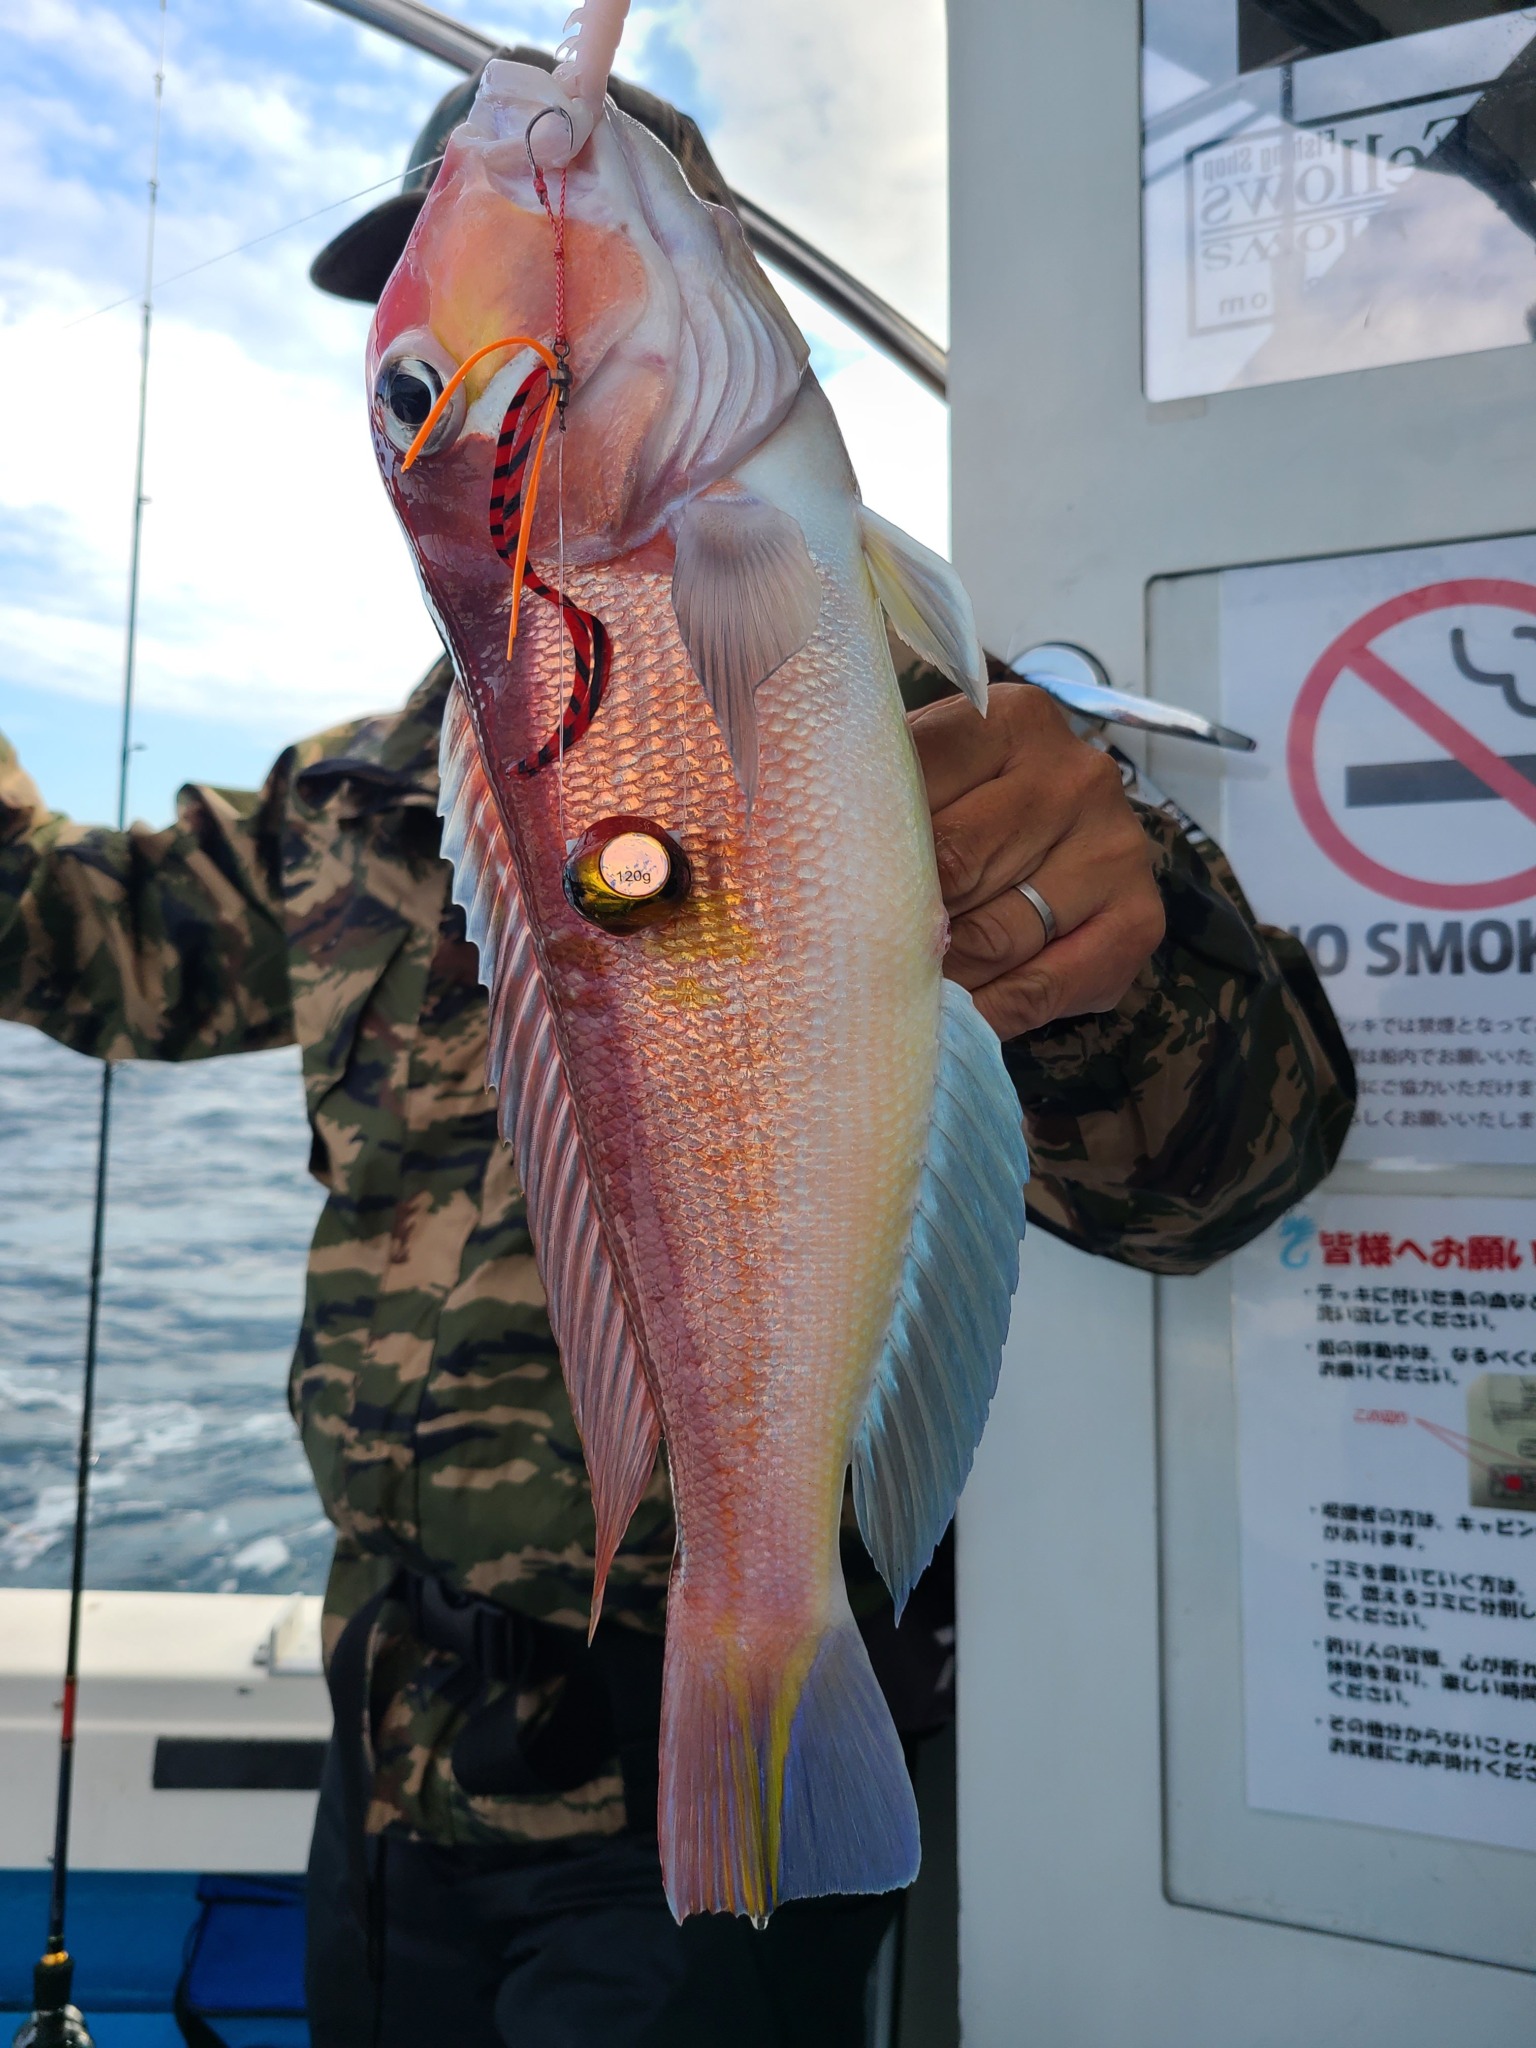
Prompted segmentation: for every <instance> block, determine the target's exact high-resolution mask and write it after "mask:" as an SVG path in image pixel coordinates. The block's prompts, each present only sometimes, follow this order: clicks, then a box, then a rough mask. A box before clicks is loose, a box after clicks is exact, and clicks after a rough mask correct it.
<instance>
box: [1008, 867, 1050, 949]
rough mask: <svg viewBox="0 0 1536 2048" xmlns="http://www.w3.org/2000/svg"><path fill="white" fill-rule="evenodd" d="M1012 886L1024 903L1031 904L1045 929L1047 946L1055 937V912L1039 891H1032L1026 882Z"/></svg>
mask: <svg viewBox="0 0 1536 2048" xmlns="http://www.w3.org/2000/svg"><path fill="white" fill-rule="evenodd" d="M1013 886H1014V887H1015V888H1016V889H1017V890H1018V892H1019V894H1020V895H1021V896H1022V897H1023V898H1024V901H1025V902H1026V903H1029V904H1032V905H1033V906H1034V908H1035V910H1036V912H1037V913H1038V915H1039V918H1040V922H1041V924H1042V925H1044V927H1045V943H1046V944H1047V945H1049V944H1050V943H1051V941H1052V939H1054V938H1055V936H1056V913H1055V911H1054V910H1052V908H1051V906H1050V905H1049V903H1047V902H1046V900H1045V898H1044V897H1043V896H1042V895H1041V894H1040V891H1039V890H1038V889H1032V888H1031V887H1030V885H1029V884H1028V882H1015V883H1014V885H1013Z"/></svg>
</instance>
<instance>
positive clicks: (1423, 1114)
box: [1220, 538, 1536, 1165]
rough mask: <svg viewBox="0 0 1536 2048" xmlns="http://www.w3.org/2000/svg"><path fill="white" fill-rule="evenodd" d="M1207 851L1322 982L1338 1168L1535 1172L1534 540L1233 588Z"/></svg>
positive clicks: (1233, 576) (1278, 571)
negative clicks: (1341, 1045)
mask: <svg viewBox="0 0 1536 2048" xmlns="http://www.w3.org/2000/svg"><path fill="white" fill-rule="evenodd" d="M1220 609H1221V676H1222V705H1223V710H1222V716H1223V717H1224V718H1225V719H1226V720H1227V721H1228V723H1230V724H1232V725H1235V726H1237V727H1238V728H1239V729H1240V730H1242V731H1245V732H1248V733H1251V734H1252V735H1253V737H1254V738H1255V739H1256V740H1257V741H1258V743H1259V751H1258V753H1257V754H1256V755H1255V756H1254V757H1253V758H1252V760H1247V761H1240V762H1237V763H1236V764H1235V766H1234V767H1233V769H1232V771H1231V773H1230V774H1229V776H1228V779H1227V783H1226V821H1225V824H1226V836H1225V843H1226V846H1227V849H1228V851H1229V853H1230V854H1231V856H1232V860H1233V862H1234V864H1235V866H1236V868H1237V872H1238V874H1239V876H1240V877H1241V879H1242V881H1243V884H1244V886H1245V888H1247V890H1248V891H1249V893H1250V895H1251V896H1252V898H1253V901H1254V904H1255V907H1256V908H1257V910H1258V912H1259V915H1260V916H1261V917H1263V918H1264V919H1266V920H1268V921H1269V922H1271V923H1274V924H1280V925H1286V926H1289V927H1291V928H1292V929H1294V930H1295V931H1296V932H1297V933H1298V934H1299V935H1300V936H1301V937H1302V938H1303V939H1304V940H1305V942H1306V945H1307V948H1308V950H1309V951H1310V953H1311V954H1312V957H1313V959H1314V960H1315V961H1316V963H1317V966H1318V968H1319V970H1320V971H1321V973H1322V975H1323V976H1324V980H1325V985H1326V987H1327V990H1328V994H1329V997H1330V999H1331V1001H1332V1003H1333V1006H1334V1009H1335V1010H1336V1011H1337V1012H1338V1015H1339V1018H1340V1021H1341V1022H1342V1024H1343V1026H1344V1032H1345V1036H1346V1038H1347V1039H1348V1040H1349V1045H1350V1050H1351V1051H1352V1053H1353V1054H1354V1057H1355V1061H1356V1065H1357V1069H1358V1073H1359V1079H1360V1109H1359V1114H1358V1116H1357V1118H1356V1121H1355V1127H1354V1130H1353V1131H1352V1133H1351V1136H1350V1140H1349V1147H1348V1152H1347V1154H1346V1156H1347V1157H1351V1158H1356V1159H1409V1160H1420V1161H1434V1162H1440V1161H1445V1162H1451V1161H1454V1162H1461V1163H1466V1164H1471V1165H1478V1164H1485V1163H1499V1162H1509V1163H1521V1162H1525V1161H1529V1160H1530V1159H1531V1158H1532V1157H1536V539H1533V538H1523V539H1517V540H1499V541H1473V542H1467V543H1464V544H1462V545H1459V546H1455V547H1445V548H1407V549H1399V550H1396V551H1394V552H1392V553H1387V554H1373V555H1351V556H1343V557H1337V558H1335V559H1333V560H1329V561H1319V562H1290V563H1282V564H1279V565H1278V566H1275V567H1272V568H1264V569H1235V570H1228V571H1226V572H1224V573H1223V575H1222V577H1221V597H1220Z"/></svg>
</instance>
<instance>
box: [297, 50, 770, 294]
mask: <svg viewBox="0 0 1536 2048" xmlns="http://www.w3.org/2000/svg"><path fill="white" fill-rule="evenodd" d="M496 54H497V56H498V57H509V58H511V60H512V61H513V62H514V63H516V64H534V65H537V67H538V68H539V70H540V71H553V70H554V68H555V60H554V58H553V57H551V56H549V55H548V54H547V52H545V51H543V50H531V49H528V48H525V47H524V46H522V45H519V47H518V48H517V49H515V50H498V51H497V52H496ZM487 61H490V60H487ZM484 71H485V66H484V65H483V64H482V65H481V67H480V70H479V71H477V72H475V73H474V74H473V76H472V77H469V78H464V79H461V80H460V81H459V83H458V84H457V85H455V86H454V87H452V89H451V90H450V91H448V92H445V93H444V94H443V96H442V98H441V99H440V100H439V101H438V103H437V105H436V106H435V107H434V108H433V109H432V112H431V113H430V114H429V115H428V117H427V123H426V126H425V127H424V128H423V129H422V131H421V133H420V134H419V135H418V136H417V138H416V140H415V142H414V143H413V144H412V145H411V157H410V162H409V163H408V164H407V165H406V167H405V176H404V178H403V179H402V180H401V183H400V190H399V191H398V192H393V193H391V194H390V196H389V198H388V199H382V200H380V202H379V204H378V205H377V206H375V207H373V208H371V209H370V211H369V212H367V213H365V214H364V215H363V217H362V219H361V220H355V221H352V222H351V223H350V224H349V225H348V226H347V227H344V228H343V229H342V231H341V233H340V234H339V235H337V236H336V237H335V238H334V240H332V241H329V242H327V243H326V245H325V247H324V248H323V249H322V250H321V251H320V254H319V255H318V256H317V257H316V258H315V260H314V262H313V263H311V265H310V266H309V275H310V281H311V282H312V283H314V284H317V285H319V287H320V289H321V291H323V292H330V293H331V295H332V296H333V297H334V298H338V299H361V300H363V301H364V302H365V303H366V304H368V305H374V304H376V303H377V301H378V299H379V296H380V294H381V293H382V292H383V290H384V287H385V285H386V284H388V282H389V277H390V272H391V271H392V270H393V269H394V267H395V265H396V264H397V263H398V262H399V261H400V257H401V254H402V252H403V251H404V249H405V245H406V243H407V241H409V239H410V234H411V229H412V228H413V227H415V225H416V216H417V215H418V214H419V213H420V212H421V209H422V207H423V205H424V204H425V203H426V197H427V194H428V193H429V192H430V191H431V189H432V181H433V179H434V178H435V177H436V176H437V167H438V165H439V163H440V162H441V161H442V156H443V151H444V150H445V149H446V148H447V147H448V138H449V136H450V135H451V134H452V133H453V131H454V129H455V128H457V127H458V125H459V123H460V122H461V121H462V120H463V119H464V118H465V117H466V115H467V114H468V113H469V110H470V108H471V107H472V106H473V105H474V102H475V94H476V93H477V92H478V91H479V89H480V80H481V77H482V75H483V74H484ZM608 90H609V92H610V93H611V94H612V96H613V99H614V101H615V103H616V104H617V105H618V106H619V107H620V108H622V109H623V111H624V112H625V113H626V114H628V115H629V116H630V118H631V119H632V120H636V121H639V122H640V123H641V124H642V126H644V127H646V128H649V129H650V131H651V133H652V134H653V135H655V136H656V137H657V138H658V139H659V140H660V141H662V142H664V143H665V144H666V146H667V148H668V149H670V150H671V152H672V154H673V155H674V156H675V157H676V158H677V159H678V161H679V163H680V164H681V165H682V167H683V172H684V175H685V176H686V177H687V179H688V182H689V184H690V185H692V187H693V189H694V191H695V192H697V193H698V195H699V197H700V198H701V199H708V200H710V201H712V202H713V203H714V204H715V205H716V206H726V207H730V208H731V209H732V210H733V211H734V201H733V199H732V196H731V191H730V187H729V186H728V185H727V184H726V182H725V180H724V178H722V177H721V175H720V172H719V169H718V167H717V166H716V163H715V160H714V158H713V157H712V156H711V155H710V153H709V150H708V147H707V146H706V144H705V141H704V137H703V136H702V134H700V132H699V128H698V124H697V122H695V121H694V119H693V117H692V115H690V114H680V113H679V112H678V111H677V109H676V107H672V106H669V105H668V104H667V102H666V101H665V100H659V99H657V98H656V96H655V95H654V94H653V93H648V92H644V91H642V90H641V88H640V87H639V86H634V85H626V84H625V83H624V81H623V80H622V79H618V78H612V79H610V80H609V81H608Z"/></svg>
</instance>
